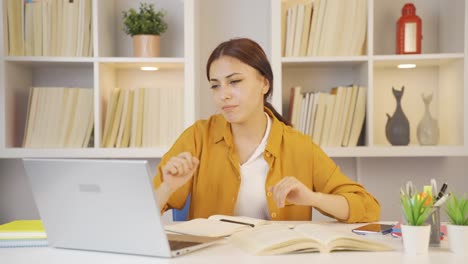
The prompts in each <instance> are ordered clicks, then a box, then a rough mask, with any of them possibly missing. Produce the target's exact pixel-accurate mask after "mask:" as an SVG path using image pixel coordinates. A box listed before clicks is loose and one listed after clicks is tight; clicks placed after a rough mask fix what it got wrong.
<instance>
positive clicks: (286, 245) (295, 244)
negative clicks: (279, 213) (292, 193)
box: [229, 224, 320, 255]
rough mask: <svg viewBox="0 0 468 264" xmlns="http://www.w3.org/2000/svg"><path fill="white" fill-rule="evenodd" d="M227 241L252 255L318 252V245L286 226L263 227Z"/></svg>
mask: <svg viewBox="0 0 468 264" xmlns="http://www.w3.org/2000/svg"><path fill="white" fill-rule="evenodd" d="M229 240H230V241H231V242H232V243H233V244H234V245H236V246H237V247H239V248H241V249H243V250H245V251H247V252H249V253H250V254H254V255H276V254H282V253H291V252H296V251H300V252H304V251H318V250H319V248H320V244H319V243H317V241H314V240H313V239H312V238H309V237H306V236H304V235H303V234H301V233H300V232H297V231H295V230H293V229H289V227H288V226H287V225H282V224H271V225H263V226H259V227H256V228H253V229H250V230H246V231H242V232H239V233H236V234H233V235H232V236H231V237H230V238H229Z"/></svg>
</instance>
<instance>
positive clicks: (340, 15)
mask: <svg viewBox="0 0 468 264" xmlns="http://www.w3.org/2000/svg"><path fill="white" fill-rule="evenodd" d="M281 23H282V24H281V27H282V50H283V52H282V54H283V56H285V57H291V56H357V55H362V54H363V53H364V51H365V41H366V31H367V30H366V29H367V0H346V1H340V0H283V1H282V14H281Z"/></svg>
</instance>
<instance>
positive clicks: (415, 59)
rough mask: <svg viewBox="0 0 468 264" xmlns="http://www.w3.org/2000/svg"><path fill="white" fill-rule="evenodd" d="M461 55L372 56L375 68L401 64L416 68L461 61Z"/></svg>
mask: <svg viewBox="0 0 468 264" xmlns="http://www.w3.org/2000/svg"><path fill="white" fill-rule="evenodd" d="M464 58H465V56H464V54H463V53H446V54H418V55H380V56H374V57H373V59H374V66H375V67H376V68H388V67H396V66H397V65H398V64H401V63H414V64H416V65H417V66H423V67H430V66H441V65H444V64H446V63H449V62H453V61H455V60H463V59H464Z"/></svg>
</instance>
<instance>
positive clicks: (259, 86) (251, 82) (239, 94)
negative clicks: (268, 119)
mask: <svg viewBox="0 0 468 264" xmlns="http://www.w3.org/2000/svg"><path fill="white" fill-rule="evenodd" d="M209 81H210V85H211V90H212V92H213V100H214V102H215V104H216V107H217V108H218V109H219V111H220V112H221V113H222V114H223V116H224V118H226V120H227V121H228V122H230V123H243V122H246V121H247V120H249V118H250V117H252V116H253V115H254V114H255V113H257V112H258V111H261V112H262V113H263V95H264V94H266V93H267V92H268V89H269V83H268V80H267V79H266V78H264V77H263V76H262V75H261V74H260V73H259V72H258V71H257V70H256V69H254V68H252V67H251V66H249V65H247V64H245V63H243V62H241V61H240V60H238V59H236V58H233V57H230V56H222V57H220V58H219V59H217V60H215V61H213V63H212V64H211V67H210V80H209Z"/></svg>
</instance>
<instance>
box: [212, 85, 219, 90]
mask: <svg viewBox="0 0 468 264" xmlns="http://www.w3.org/2000/svg"><path fill="white" fill-rule="evenodd" d="M218 87H219V84H212V85H211V89H216V88H218Z"/></svg>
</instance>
